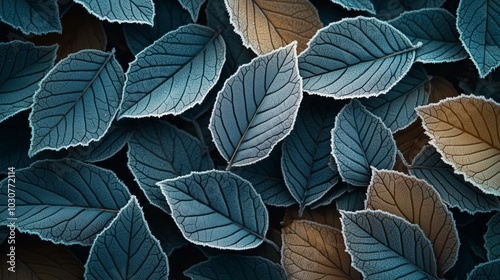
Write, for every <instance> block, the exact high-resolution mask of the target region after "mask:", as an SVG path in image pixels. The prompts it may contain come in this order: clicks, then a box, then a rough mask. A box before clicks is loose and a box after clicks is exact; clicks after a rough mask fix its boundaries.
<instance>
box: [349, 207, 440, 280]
mask: <svg viewBox="0 0 500 280" xmlns="http://www.w3.org/2000/svg"><path fill="white" fill-rule="evenodd" d="M340 213H341V215H342V217H341V221H342V233H343V236H344V240H346V247H347V252H348V253H349V254H350V255H351V257H352V265H353V266H354V267H355V268H356V269H357V270H359V271H360V272H361V273H362V274H363V277H364V278H366V279H437V278H438V276H437V265H436V258H435V256H434V251H433V249H432V244H431V242H430V241H429V239H427V237H426V236H425V234H424V232H423V231H422V230H421V229H420V228H419V227H418V226H417V225H414V224H410V223H409V222H407V221H406V220H404V219H403V218H400V217H397V216H395V215H392V214H389V213H387V212H383V211H380V210H376V211H373V210H363V211H357V212H344V211H341V212H340Z"/></svg>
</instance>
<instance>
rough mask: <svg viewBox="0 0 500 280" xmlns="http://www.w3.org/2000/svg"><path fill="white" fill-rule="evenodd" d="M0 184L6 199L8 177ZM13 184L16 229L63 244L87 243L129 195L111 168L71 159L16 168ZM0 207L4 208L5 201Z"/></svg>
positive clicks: (46, 161)
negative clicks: (106, 168) (14, 188)
mask: <svg viewBox="0 0 500 280" xmlns="http://www.w3.org/2000/svg"><path fill="white" fill-rule="evenodd" d="M0 184H1V185H0V186H1V194H0V198H1V199H2V201H7V179H5V180H3V181H2V182H0ZM15 186H16V211H15V214H16V218H17V220H16V226H17V229H18V230H19V231H21V232H27V233H30V234H37V235H39V236H40V237H41V238H42V239H46V240H50V241H52V242H54V243H63V244H66V245H70V244H80V245H91V244H92V242H93V241H94V238H95V236H96V235H97V234H98V233H99V232H101V231H102V230H103V229H104V227H106V225H107V224H108V223H109V222H110V221H111V220H112V219H113V218H114V217H115V216H116V215H117V213H118V211H119V210H120V208H122V207H123V206H124V205H125V204H127V202H128V200H129V198H130V193H129V191H128V189H127V187H126V186H125V185H124V184H123V183H122V182H121V181H120V180H119V179H118V178H117V177H116V175H115V174H114V173H112V172H111V171H109V170H105V169H102V168H100V167H97V166H93V165H90V164H86V163H82V162H79V161H74V160H44V161H38V162H35V163H34V164H32V165H31V166H30V167H27V168H24V169H19V170H16V181H15ZM0 210H2V211H3V213H7V205H6V204H2V205H1V206H0ZM2 224H4V225H5V224H7V220H4V221H2Z"/></svg>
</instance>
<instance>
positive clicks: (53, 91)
mask: <svg viewBox="0 0 500 280" xmlns="http://www.w3.org/2000/svg"><path fill="white" fill-rule="evenodd" d="M123 83H124V76H123V70H122V68H121V66H120V64H119V63H118V61H117V60H116V59H115V55H114V52H109V53H105V52H101V51H98V50H83V51H80V52H78V53H75V54H70V55H69V56H67V57H66V58H65V59H63V60H61V61H59V63H57V64H56V66H55V67H54V68H52V70H50V72H49V73H48V74H47V75H46V76H45V77H44V78H43V80H42V81H41V82H40V88H39V90H38V91H37V92H36V93H35V96H34V102H33V109H32V111H31V114H30V117H29V121H30V127H31V129H32V137H31V146H30V151H29V155H30V156H33V155H34V154H36V153H38V152H40V151H42V150H60V149H62V148H68V147H70V146H77V145H88V144H89V143H90V142H92V141H98V140H100V139H101V138H102V137H103V136H104V134H105V133H106V132H107V131H108V129H109V127H110V126H111V122H112V121H113V119H114V117H115V115H116V113H117V111H118V106H119V105H120V100H121V96H122V88H123Z"/></svg>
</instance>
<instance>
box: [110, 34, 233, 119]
mask: <svg viewBox="0 0 500 280" xmlns="http://www.w3.org/2000/svg"><path fill="white" fill-rule="evenodd" d="M225 54H226V46H225V44H224V40H223V39H222V37H221V36H220V34H219V33H215V32H214V31H213V30H212V29H210V28H208V27H206V26H202V25H198V24H188V25H185V26H181V27H179V28H178V29H176V30H174V31H171V32H169V33H167V34H165V35H164V36H163V37H161V38H160V39H158V40H156V41H155V42H154V44H152V45H151V46H149V47H147V48H146V49H144V50H143V51H141V52H140V53H138V54H137V56H136V59H135V60H134V61H132V62H131V63H130V67H129V69H128V71H127V73H126V76H127V80H126V82H125V90H124V97H123V102H122V104H121V109H120V114H119V118H123V117H131V118H141V117H160V116H163V115H167V114H173V115H178V114H180V113H182V112H184V111H186V110H187V109H189V108H191V107H193V106H194V105H196V104H199V103H201V102H202V101H203V99H204V98H205V96H206V95H207V93H208V92H209V90H210V89H211V88H212V87H213V86H214V85H215V83H216V82H217V80H218V79H219V75H220V72H221V69H222V65H223V64H224V61H225Z"/></svg>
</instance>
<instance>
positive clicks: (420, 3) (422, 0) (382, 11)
mask: <svg viewBox="0 0 500 280" xmlns="http://www.w3.org/2000/svg"><path fill="white" fill-rule="evenodd" d="M371 2H372V3H373V6H374V7H375V10H376V11H377V18H379V19H382V20H389V19H393V18H395V17H397V16H399V15H400V14H401V13H403V12H405V11H412V10H420V9H426V8H439V7H441V6H442V5H443V4H444V2H446V0H391V1H387V0H371Z"/></svg>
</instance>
